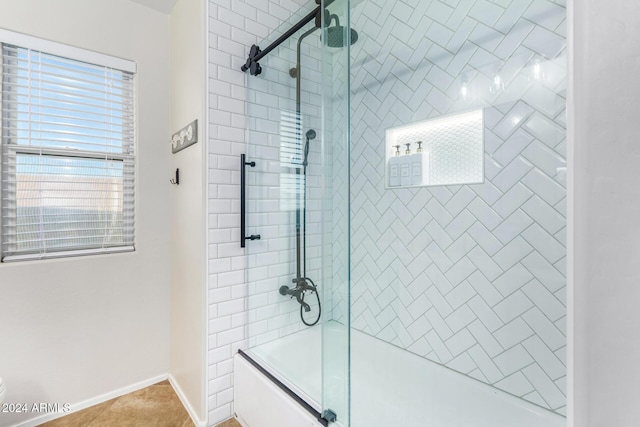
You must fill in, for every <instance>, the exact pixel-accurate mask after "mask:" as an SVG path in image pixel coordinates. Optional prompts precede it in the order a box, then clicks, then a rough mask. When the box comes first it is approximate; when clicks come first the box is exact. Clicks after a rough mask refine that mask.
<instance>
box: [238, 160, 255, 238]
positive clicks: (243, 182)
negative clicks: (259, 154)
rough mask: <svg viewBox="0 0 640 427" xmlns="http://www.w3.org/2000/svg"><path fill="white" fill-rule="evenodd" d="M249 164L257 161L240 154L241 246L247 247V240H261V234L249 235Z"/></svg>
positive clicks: (250, 165) (252, 165) (251, 165)
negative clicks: (249, 159)
mask: <svg viewBox="0 0 640 427" xmlns="http://www.w3.org/2000/svg"><path fill="white" fill-rule="evenodd" d="M247 166H249V167H252V168H253V167H255V166H256V162H247V156H246V155H245V154H241V155H240V247H241V248H244V247H245V242H246V241H247V240H260V235H259V234H252V235H250V236H247V232H246V216H247V177H246V173H247V169H246V168H247Z"/></svg>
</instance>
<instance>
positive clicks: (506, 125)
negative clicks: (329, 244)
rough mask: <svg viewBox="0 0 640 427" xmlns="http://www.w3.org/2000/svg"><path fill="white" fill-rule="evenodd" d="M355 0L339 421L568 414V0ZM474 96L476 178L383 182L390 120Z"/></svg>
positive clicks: (454, 105)
mask: <svg viewBox="0 0 640 427" xmlns="http://www.w3.org/2000/svg"><path fill="white" fill-rule="evenodd" d="M351 3H352V10H351V25H352V27H353V28H354V29H355V30H356V31H358V34H359V39H358V42H357V43H355V44H354V45H353V46H352V47H351V56H350V61H351V74H350V76H351V78H350V80H351V91H350V94H351V120H352V124H351V133H352V135H351V138H352V140H351V147H350V154H351V162H350V167H351V174H350V184H351V192H350V202H351V229H350V233H351V277H352V288H351V293H352V297H351V301H352V302H351V325H352V331H351V353H352V356H351V357H352V363H351V370H352V371H351V374H352V378H351V382H352V394H351V395H352V403H351V404H352V416H351V419H352V425H353V426H355V427H364V426H366V427H382V426H388V425H397V426H400V425H402V426H407V427H419V426H420V427H421V426H427V425H428V426H438V427H450V426H451V427H457V426H474V427H489V426H491V427H512V426H519V427H523V426H527V427H533V426H535V427H543V426H544V427H550V426H554V427H556V426H563V425H565V418H564V413H565V405H566V398H565V379H566V367H565V366H566V356H565V350H566V337H565V318H566V307H565V302H566V299H565V284H566V280H565V256H566V249H565V226H566V211H565V197H566V182H565V168H566V154H565V149H566V144H565V136H566V132H565V91H566V75H567V74H566V72H567V67H566V54H565V47H566V36H565V30H566V26H565V20H566V9H565V1H563V0H557V1H531V0H500V1H477V0H455V1H437V0H424V1H405V0H402V1H401V0H353V1H352V2H351ZM478 110H482V112H483V115H484V117H483V120H484V123H483V129H482V131H483V134H484V150H483V153H481V154H482V156H483V157H482V158H483V162H484V165H483V166H484V168H483V169H484V170H483V171H482V175H483V176H482V179H481V180H480V181H482V182H480V183H475V182H478V180H477V179H473V180H468V179H467V178H466V177H465V176H464V175H461V176H462V178H458V175H455V174H454V175H451V176H452V177H453V178H455V179H452V180H447V181H439V182H438V184H439V185H438V186H430V187H421V188H400V187H399V186H391V185H389V182H388V181H387V179H386V178H387V177H386V174H387V173H388V172H387V167H388V166H387V165H386V161H387V158H388V157H389V156H391V155H392V154H395V153H393V152H390V150H389V149H390V148H391V147H388V146H385V144H386V139H385V137H386V135H387V132H388V131H389V130H394V129H398V128H400V129H402V128H403V127H404V126H407V125H413V124H416V123H420V122H425V123H431V122H432V121H433V120H438V119H441V118H443V117H452V116H457V115H460V114H463V113H468V112H472V111H478ZM455 132H459V133H460V134H461V136H460V137H456V138H455V139H454V142H455V144H446V147H445V146H443V148H446V149H447V150H449V151H450V152H447V151H446V150H445V151H442V157H441V158H439V159H438V165H436V164H430V166H431V168H432V171H434V172H435V171H436V167H437V168H439V169H438V171H445V170H449V169H450V170H455V169H456V168H457V164H459V163H460V162H459V160H460V159H461V156H460V153H463V152H464V151H465V150H467V149H468V147H465V146H457V145H456V144H460V143H461V142H463V141H464V140H465V138H464V133H465V131H464V129H463V128H462V127H460V126H454V132H453V134H455ZM423 137H424V136H421V135H416V136H414V137H413V141H406V142H407V143H411V144H412V145H411V147H410V148H411V150H412V154H413V153H415V150H416V148H417V147H416V145H417V141H419V140H420V139H421V138H423ZM432 138H434V139H437V136H433V137H432ZM423 142H424V140H423ZM427 142H433V143H434V144H435V143H439V142H438V141H427ZM394 145H397V144H394ZM402 148H404V147H402ZM398 157H399V158H400V159H402V158H403V157H404V152H403V151H401V153H400V156H398ZM462 163H464V162H462ZM474 168H475V166H474ZM474 170H479V169H477V168H476V169H474ZM464 172H465V173H466V172H468V171H467V170H466V168H465V170H464ZM410 176H411V175H410ZM443 176H444V174H443ZM431 179H435V177H434V176H431ZM470 182H474V184H470V185H469V183H470ZM452 183H455V185H451V184H452ZM410 185H414V184H412V183H410ZM400 186H402V185H400Z"/></svg>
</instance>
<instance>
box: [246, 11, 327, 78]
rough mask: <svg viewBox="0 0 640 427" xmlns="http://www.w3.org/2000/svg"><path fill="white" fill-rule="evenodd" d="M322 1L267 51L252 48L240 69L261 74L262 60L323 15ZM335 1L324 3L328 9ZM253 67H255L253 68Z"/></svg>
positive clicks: (254, 46) (256, 47) (253, 73)
mask: <svg viewBox="0 0 640 427" xmlns="http://www.w3.org/2000/svg"><path fill="white" fill-rule="evenodd" d="M320 1H321V0H316V4H318V5H319V6H318V7H316V8H315V9H314V10H313V11H311V12H310V13H309V14H308V15H307V16H305V17H304V18H302V20H300V22H298V23H297V24H295V25H294V26H293V27H291V28H290V29H289V30H288V31H287V32H286V33H284V34H283V35H281V36H280V37H278V39H277V40H276V41H274V42H273V43H271V44H270V45H269V46H268V47H267V48H266V49H264V50H260V48H259V47H258V46H257V45H253V46H252V47H251V51H250V53H249V56H248V57H247V62H246V63H245V64H244V65H243V66H242V67H240V69H241V70H242V71H243V72H246V71H247V70H251V74H252V75H258V74H260V72H261V69H260V66H259V64H258V61H260V60H261V59H262V58H264V57H265V56H267V55H268V54H269V53H271V51H273V49H275V48H277V47H278V46H280V45H281V44H282V43H284V42H285V41H286V40H287V39H289V37H291V36H292V35H294V34H295V33H297V32H298V31H300V29H301V28H302V27H304V26H305V25H307V24H308V23H309V22H311V21H313V20H314V19H316V17H317V16H319V14H320V13H321V10H322V5H320ZM334 1H335V0H326V1H325V2H324V7H325V8H326V7H327V6H329V5H330V4H331V3H333V2H334ZM252 65H255V66H254V67H252Z"/></svg>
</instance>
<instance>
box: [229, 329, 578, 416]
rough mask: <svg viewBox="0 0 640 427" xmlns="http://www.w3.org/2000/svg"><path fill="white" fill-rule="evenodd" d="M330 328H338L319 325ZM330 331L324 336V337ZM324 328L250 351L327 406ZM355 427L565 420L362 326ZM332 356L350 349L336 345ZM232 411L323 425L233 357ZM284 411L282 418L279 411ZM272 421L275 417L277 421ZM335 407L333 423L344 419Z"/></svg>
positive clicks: (355, 344) (355, 370) (355, 343)
mask: <svg viewBox="0 0 640 427" xmlns="http://www.w3.org/2000/svg"><path fill="white" fill-rule="evenodd" d="M322 327H324V328H329V329H328V331H327V333H328V335H327V336H328V337H329V340H331V338H330V337H331V335H332V334H335V335H338V334H340V333H341V332H340V330H341V327H340V326H338V325H333V324H331V322H329V323H328V324H325V325H324V326H322ZM325 338H326V337H325ZM321 339H322V330H321V328H320V327H313V328H309V329H306V330H303V331H301V332H298V333H295V334H293V335H289V336H287V337H284V338H280V339H278V340H275V341H272V342H269V343H265V344H262V345H260V346H257V347H255V348H253V349H251V351H248V352H247V354H248V355H249V357H250V358H251V359H253V360H254V361H256V362H257V363H258V364H259V365H260V366H262V367H263V368H264V369H266V370H267V371H268V372H269V373H270V374H271V375H273V377H275V378H276V379H277V380H279V381H281V382H282V383H284V384H285V385H286V386H287V387H289V388H290V389H291V390H292V391H293V392H294V393H295V394H296V395H298V396H300V397H301V398H302V399H304V400H305V401H306V402H307V403H308V404H309V405H310V406H311V407H312V408H314V409H315V410H316V411H318V412H322V410H321V409H322V408H321V404H320V402H321V400H322V389H321V385H322V378H321V366H322V365H321V363H322V352H321ZM350 350H351V424H350V425H351V427H395V426H402V427H564V426H566V419H565V418H564V417H562V416H560V415H557V414H555V413H553V412H551V411H548V410H545V409H543V408H540V407H538V406H535V405H533V404H531V403H529V402H526V401H524V400H522V399H519V398H517V397H514V396H512V395H509V394H507V393H504V392H502V391H500V390H497V389H495V388H493V387H491V386H489V385H487V384H484V383H481V382H479V381H476V380H474V379H472V378H470V377H467V376H465V375H462V374H460V373H457V372H455V371H452V370H450V369H448V368H445V367H443V366H441V365H439V364H436V363H433V362H431V361H428V360H426V359H424V358H421V357H419V356H416V355H414V354H412V353H409V352H407V351H405V350H402V349H399V348H397V347H395V346H393V345H390V344H388V343H385V342H383V341H380V340H378V339H376V338H373V337H371V336H369V335H366V334H364V333H361V332H358V331H355V330H352V331H351V349H350ZM332 351H333V352H334V353H332V360H333V361H336V362H337V361H340V360H344V359H345V358H346V352H345V353H342V354H340V353H337V354H336V352H341V351H346V350H345V349H341V348H340V346H336V348H335V349H332ZM235 368H236V371H235V374H234V375H235V377H236V378H235V412H236V414H237V416H238V419H239V421H240V422H241V424H243V426H245V427H271V426H273V427H302V426H304V427H307V426H313V427H317V426H321V424H320V423H318V422H317V421H316V420H315V419H314V418H313V416H311V415H310V413H309V412H308V411H304V410H302V409H301V408H300V405H298V404H297V403H296V402H295V401H293V400H292V399H291V398H290V397H289V396H288V395H287V394H285V393H284V392H282V391H281V390H280V389H279V388H278V387H276V386H274V385H273V383H272V381H269V380H268V379H267V378H266V377H265V376H264V375H263V374H262V373H261V372H259V371H258V370H257V369H256V368H254V367H253V366H252V365H251V364H249V363H246V360H243V359H242V358H241V357H240V356H236V366H235ZM285 415H286V417H285V418H282V417H284V416H285ZM272 420H273V422H272ZM340 421H341V414H340V413H338V422H337V423H336V424H332V425H336V426H338V427H339V426H341V425H342V423H341V422H340Z"/></svg>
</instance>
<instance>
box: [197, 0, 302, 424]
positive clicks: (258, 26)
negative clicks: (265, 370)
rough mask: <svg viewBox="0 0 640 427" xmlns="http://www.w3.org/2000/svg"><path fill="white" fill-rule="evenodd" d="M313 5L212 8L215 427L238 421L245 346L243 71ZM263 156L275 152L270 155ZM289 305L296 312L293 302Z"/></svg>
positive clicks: (274, 93) (211, 404) (282, 1)
mask: <svg viewBox="0 0 640 427" xmlns="http://www.w3.org/2000/svg"><path fill="white" fill-rule="evenodd" d="M308 3H309V2H307V1H302V0H295V1H293V0H271V1H265V0H210V2H209V31H210V33H209V87H210V92H209V105H210V111H209V135H210V139H209V188H208V196H209V206H208V216H209V235H208V241H209V253H210V254H209V256H210V259H209V280H208V292H209V296H208V300H209V310H208V313H209V353H208V364H209V367H208V368H209V374H208V375H209V378H208V381H209V385H208V396H209V397H208V408H209V414H208V415H209V416H208V423H209V425H211V426H213V425H216V424H218V423H219V422H221V421H223V420H225V419H228V418H230V417H231V416H232V415H233V402H232V397H233V359H232V356H233V354H234V353H235V352H236V351H237V349H238V348H246V346H247V335H246V329H247V328H246V327H247V321H248V318H249V317H248V316H249V313H248V311H247V308H248V303H247V296H248V285H247V282H246V279H247V267H248V265H249V261H248V259H247V254H246V252H245V251H244V250H242V249H241V248H240V244H239V241H240V228H239V225H240V224H239V222H240V216H239V213H240V185H239V184H240V170H239V156H240V154H242V153H245V150H246V148H247V146H246V137H247V132H246V129H247V126H248V123H247V105H246V103H247V100H248V94H249V92H248V91H247V83H246V76H245V74H244V73H242V72H240V67H241V66H242V64H244V62H245V61H246V57H247V54H248V51H249V48H250V47H251V45H252V44H254V43H258V42H260V41H261V40H263V39H265V38H266V37H268V36H269V35H270V34H271V33H272V32H273V31H274V30H275V29H276V28H277V27H278V26H279V25H281V24H282V22H283V21H285V20H287V19H289V18H290V17H291V16H292V15H294V14H295V13H296V12H298V10H299V9H300V8H301V6H302V5H306V6H308V7H312V5H308ZM292 66H293V65H292ZM289 79H291V78H290V77H289ZM288 84H290V82H289V83H288ZM284 90H285V89H284V88H283V87H280V86H277V85H274V86H273V87H272V88H269V90H267V91H264V92H260V93H259V92H256V97H260V102H258V103H259V104H261V105H265V104H268V105H273V104H270V103H271V102H274V101H275V102H276V104H275V105H276V106H277V101H278V96H279V95H280V96H285V95H286V96H285V97H286V98H287V99H294V98H292V97H291V94H290V93H286V94H285V93H284V92H283V91H284ZM281 99H283V98H281ZM277 120H279V118H278V119H276V120H275V121H269V120H266V121H265V122H264V123H261V124H264V125H265V126H266V129H267V130H268V129H271V130H272V131H273V130H275V129H273V123H277ZM265 148H266V147H265ZM264 155H265V157H269V156H270V155H271V154H270V153H269V152H268V151H267V152H265V153H264ZM267 179H268V177H267ZM276 224H277V222H276ZM276 255H277V253H276ZM264 262H265V265H267V266H269V265H271V264H272V263H271V261H270V260H269V259H267V258H264ZM273 264H274V265H276V264H278V263H277V262H276V263H273ZM274 268H275V267H274ZM275 270H276V271H267V273H266V274H267V277H274V276H275V277H277V276H278V275H279V273H278V272H277V268H275ZM279 286H280V284H278V285H277V287H279ZM276 291H277V288H276ZM291 307H293V308H295V306H294V305H293V303H291ZM298 323H299V319H298Z"/></svg>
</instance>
